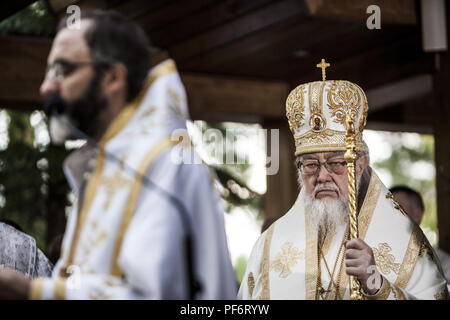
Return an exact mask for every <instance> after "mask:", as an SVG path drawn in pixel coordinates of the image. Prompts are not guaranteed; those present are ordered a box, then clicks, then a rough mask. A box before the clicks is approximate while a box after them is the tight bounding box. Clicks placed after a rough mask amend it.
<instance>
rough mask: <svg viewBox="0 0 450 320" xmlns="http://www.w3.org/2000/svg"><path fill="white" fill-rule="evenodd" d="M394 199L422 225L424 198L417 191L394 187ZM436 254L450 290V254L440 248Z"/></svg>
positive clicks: (392, 191) (392, 190) (436, 250)
mask: <svg viewBox="0 0 450 320" xmlns="http://www.w3.org/2000/svg"><path fill="white" fill-rule="evenodd" d="M390 191H391V193H392V195H393V196H394V199H395V200H396V201H397V202H398V203H399V204H400V205H401V206H402V208H403V209H404V210H405V211H406V213H407V214H408V216H410V217H411V219H412V220H413V221H414V222H415V223H417V224H418V225H420V222H421V221H422V218H423V215H424V213H425V206H424V205H423V200H422V196H421V195H420V193H419V192H417V191H416V190H414V189H412V188H410V187H407V186H394V187H392V188H391V189H390ZM435 252H436V254H437V256H438V258H439V260H440V261H441V266H442V269H443V272H444V276H445V279H446V280H447V283H448V284H447V286H448V287H449V289H450V284H449V283H450V254H448V253H447V252H445V251H444V250H442V249H440V248H435Z"/></svg>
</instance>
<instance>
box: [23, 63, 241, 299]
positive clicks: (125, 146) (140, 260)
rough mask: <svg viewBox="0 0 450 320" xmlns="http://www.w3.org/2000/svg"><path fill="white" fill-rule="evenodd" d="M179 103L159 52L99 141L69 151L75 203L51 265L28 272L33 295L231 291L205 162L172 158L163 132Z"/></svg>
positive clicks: (178, 86) (224, 294) (208, 295)
mask: <svg viewBox="0 0 450 320" xmlns="http://www.w3.org/2000/svg"><path fill="white" fill-rule="evenodd" d="M187 110H188V109H187V102H186V94H185V91H184V87H183V85H182V83H181V80H180V77H179V74H178V72H177V70H176V67H175V63H174V62H173V61H172V60H166V61H164V62H162V63H160V64H158V65H157V66H156V67H154V68H153V69H151V70H150V73H149V75H148V77H147V80H146V84H145V86H144V89H143V90H142V93H141V95H140V96H139V97H138V98H137V99H136V100H135V101H134V102H132V103H131V104H129V105H128V106H126V107H125V108H124V109H123V110H122V111H121V113H120V114H119V115H118V116H117V117H116V119H115V120H114V121H113V122H112V123H111V125H110V126H109V127H108V129H107V131H106V133H105V135H104V136H103V138H102V139H101V141H100V143H99V145H100V147H99V148H97V146H90V145H89V144H87V145H85V146H84V147H83V148H81V149H80V150H78V151H76V152H74V153H73V154H71V155H70V156H69V158H68V159H67V161H66V163H65V172H66V176H67V177H68V180H69V182H70V184H71V187H72V189H73V190H74V192H75V194H77V195H79V196H78V203H77V205H76V207H75V209H74V210H73V211H72V212H71V213H70V215H69V217H68V221H67V227H66V232H65V235H64V239H63V244H62V253H61V257H60V259H59V261H58V263H57V264H56V266H55V269H54V271H53V275H52V277H51V278H40V279H37V280H34V281H33V282H32V298H34V299H188V298H195V299H231V298H233V297H235V295H236V291H237V289H236V282H235V277H234V272H233V269H232V266H231V263H230V258H229V253H228V248H227V243H226V236H225V229H224V221H223V219H224V217H223V213H224V211H223V209H222V208H221V207H220V205H219V203H220V199H219V196H218V195H217V194H216V193H215V192H214V190H213V186H212V184H211V183H212V181H211V178H210V173H209V171H208V168H207V167H206V166H204V165H202V164H187V163H179V162H177V161H174V159H175V158H176V157H175V156H174V155H176V154H178V153H179V152H181V151H183V150H182V149H183V148H184V147H183V146H180V145H176V144H177V143H178V142H179V141H178V140H176V139H175V140H174V139H172V138H171V136H172V133H173V131H174V130H181V131H185V130H186V126H185V122H186V118H187V116H188V111H187ZM192 156H193V157H195V155H192ZM89 158H91V159H90V160H89V161H88V159H89ZM197 163H199V162H198V161H197ZM89 168H90V169H89ZM89 171H90V172H89ZM81 175H84V176H85V178H86V179H85V181H82V179H80V176H81ZM187 235H189V238H188V237H187ZM187 239H189V240H190V242H188V241H187ZM189 251H190V252H191V254H190V257H191V258H192V259H191V260H188V256H189V254H188V252H189ZM188 261H191V263H188ZM194 284H195V286H194ZM193 288H197V291H194V290H193ZM198 288H199V289H198Z"/></svg>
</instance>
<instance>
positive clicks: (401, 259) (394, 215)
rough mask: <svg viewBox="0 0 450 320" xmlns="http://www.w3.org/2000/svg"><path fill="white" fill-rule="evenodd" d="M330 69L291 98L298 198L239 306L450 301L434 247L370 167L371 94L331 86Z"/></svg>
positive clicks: (270, 234)
mask: <svg viewBox="0 0 450 320" xmlns="http://www.w3.org/2000/svg"><path fill="white" fill-rule="evenodd" d="M327 66H329V64H326V63H325V62H324V60H322V63H321V64H319V65H318V67H321V68H322V81H315V82H310V83H305V84H302V85H299V86H298V87H296V88H295V89H294V90H292V92H291V93H290V94H289V96H288V98H287V101H286V115H287V118H288V122H289V126H290V129H291V132H292V134H293V136H294V140H295V157H296V164H297V167H298V176H299V178H298V180H299V184H300V192H299V195H298V197H297V200H296V202H295V204H294V205H293V207H292V208H291V209H290V210H289V211H288V212H287V213H286V214H285V215H284V216H283V217H281V218H280V219H278V220H277V221H276V222H275V223H273V224H272V225H271V226H270V228H269V229H267V230H266V231H265V232H264V233H263V234H262V235H261V236H260V238H259V239H258V241H257V242H256V244H255V246H254V248H253V250H252V253H251V256H250V258H249V262H248V265H247V270H246V273H245V275H244V278H243V281H242V284H241V287H240V290H239V294H238V296H239V298H241V299H316V300H341V299H350V298H353V299H355V298H358V297H359V299H375V300H385V299H389V300H394V299H397V300H404V299H447V298H448V291H447V287H446V281H445V279H444V276H443V273H442V269H441V267H440V263H439V261H438V259H437V258H436V254H435V252H434V251H433V249H432V247H431V246H430V243H429V241H428V240H427V238H426V237H425V235H424V234H423V232H422V230H421V229H420V227H419V226H418V225H417V224H415V223H414V222H413V221H412V220H411V219H410V218H409V217H408V216H407V215H406V214H405V212H404V211H403V209H402V208H401V207H400V206H399V205H398V204H397V203H396V202H395V201H394V199H393V197H392V194H391V193H390V192H389V190H388V189H387V188H386V186H385V185H384V184H383V183H382V182H381V180H380V179H379V177H378V176H377V174H376V173H375V172H374V170H373V169H372V168H371V167H370V165H369V162H370V158H369V150H368V147H367V145H366V144H365V142H364V141H363V136H362V133H363V129H364V126H365V124H366V119H367V113H368V103H367V98H366V95H365V93H364V92H363V90H362V89H361V88H360V87H359V86H358V85H356V84H354V83H352V82H349V81H344V80H326V79H325V67H327ZM349 117H351V120H352V123H353V126H352V128H353V130H354V131H353V139H354V140H353V142H354V151H355V153H356V155H357V157H356V158H357V160H356V161H355V163H354V166H353V168H354V170H353V172H354V173H355V174H354V177H355V179H354V180H355V181H354V184H353V185H354V186H355V188H353V190H351V188H350V187H349V170H350V166H349V165H348V163H347V161H346V157H344V155H345V151H346V147H347V144H346V134H347V128H348V119H349ZM351 194H353V202H351V203H354V210H353V211H354V215H353V216H351V215H350V214H349V212H350V207H351V206H350V204H351V203H349V199H351V198H352V197H350V196H349V195H351ZM352 221H356V224H355V225H356V226H357V237H351V233H352V232H353V231H352V230H351V229H352V227H353V226H354V225H353V224H352V223H351V222H352ZM349 225H351V226H349ZM354 293H358V294H356V295H354Z"/></svg>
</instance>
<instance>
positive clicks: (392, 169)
mask: <svg viewBox="0 0 450 320" xmlns="http://www.w3.org/2000/svg"><path fill="white" fill-rule="evenodd" d="M419 137H420V138H419V139H420V141H419V143H418V145H417V146H414V147H408V146H407V145H406V144H405V143H404V141H403V139H402V135H401V134H395V133H391V134H389V138H388V139H386V140H389V141H390V145H391V147H392V153H391V155H390V157H389V158H387V159H385V160H383V161H379V162H375V163H374V164H373V166H374V168H375V169H383V170H387V171H388V172H389V173H390V174H391V176H392V183H391V185H390V186H389V187H392V186H394V185H406V186H409V187H411V188H413V189H415V190H417V191H418V192H419V193H420V194H421V195H422V198H423V201H424V205H425V215H424V218H423V220H422V222H421V226H422V228H424V229H425V230H424V231H427V229H428V230H431V232H434V233H435V236H434V237H436V238H437V236H436V235H437V233H438V229H437V207H436V179H435V175H434V174H433V175H430V176H428V177H426V178H424V177H421V176H419V175H418V174H417V172H414V171H413V170H414V169H413V165H414V164H416V163H418V162H421V163H425V164H428V165H429V166H432V167H434V138H433V136H431V135H420V136H419ZM431 240H432V239H431Z"/></svg>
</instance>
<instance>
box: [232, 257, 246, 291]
mask: <svg viewBox="0 0 450 320" xmlns="http://www.w3.org/2000/svg"><path fill="white" fill-rule="evenodd" d="M247 262H248V261H247V257H245V256H239V258H237V261H236V265H235V266H234V271H235V273H236V279H237V281H238V283H239V285H240V284H241V282H242V279H243V278H244V275H245V269H246V268H247Z"/></svg>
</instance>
